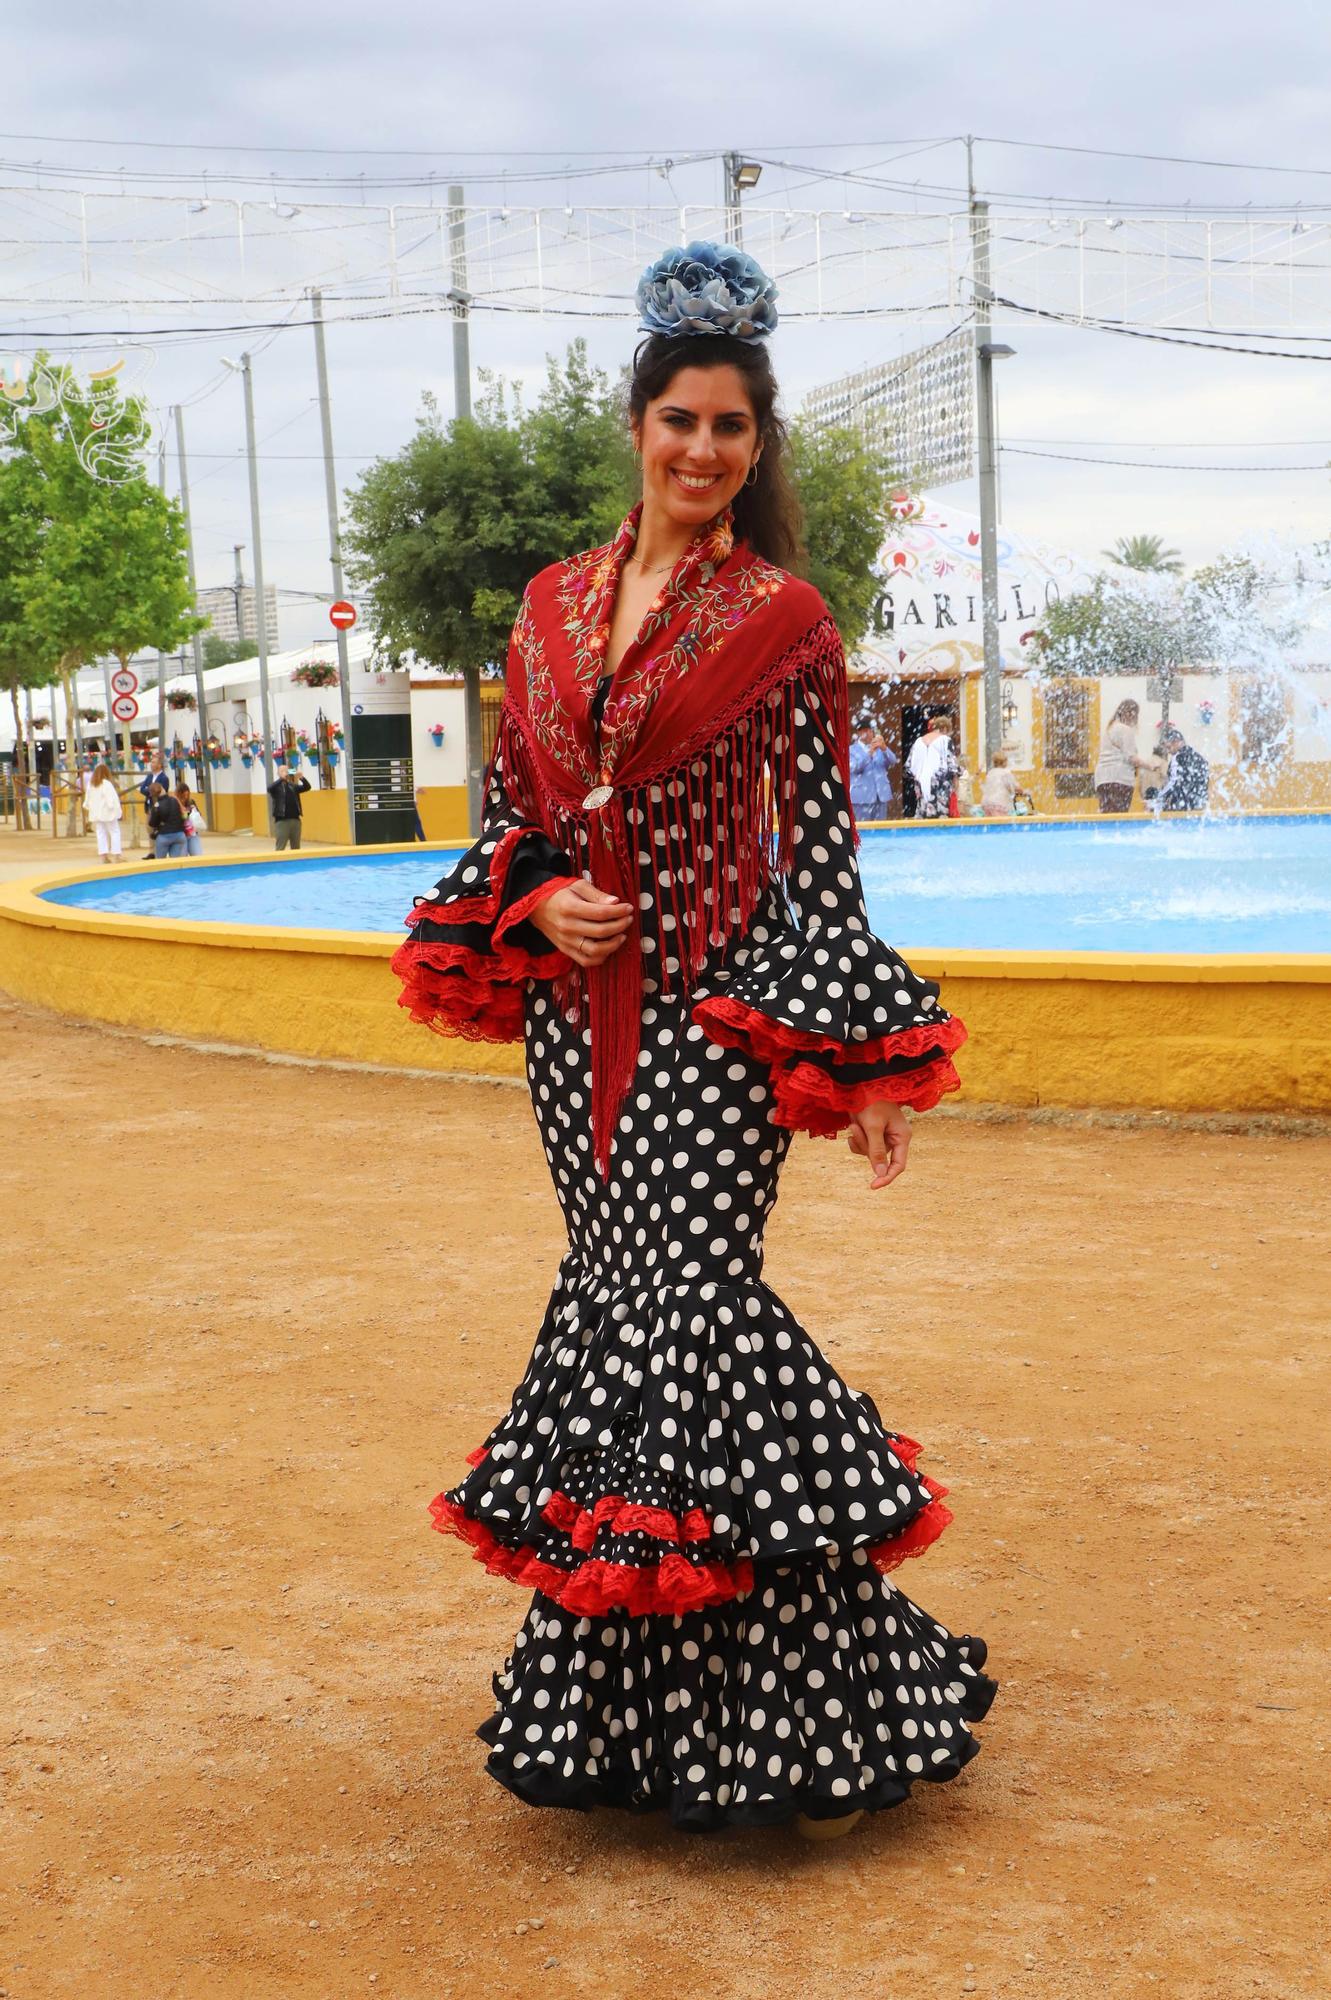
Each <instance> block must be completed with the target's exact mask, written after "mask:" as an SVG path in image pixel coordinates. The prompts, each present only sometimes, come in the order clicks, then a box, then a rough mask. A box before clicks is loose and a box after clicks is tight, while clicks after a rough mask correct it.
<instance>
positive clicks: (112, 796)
mask: <svg viewBox="0 0 1331 2000" xmlns="http://www.w3.org/2000/svg"><path fill="white" fill-rule="evenodd" d="M83 806H84V810H85V812H86V813H87V815H88V822H89V824H90V825H91V827H92V829H93V832H94V833H95V834H96V835H97V852H98V853H99V854H100V855H101V857H102V860H103V861H104V862H105V863H106V864H107V866H108V867H110V866H111V864H112V863H113V862H116V861H119V860H121V859H122V856H121V851H120V844H121V841H120V822H121V821H122V820H123V818H124V817H125V808H124V807H123V806H122V805H121V803H120V794H119V792H118V791H117V790H116V781H115V779H114V778H113V777H112V776H111V771H110V767H109V766H108V765H106V764H99V765H98V766H97V768H96V770H95V771H94V772H93V774H92V779H91V782H90V783H89V786H88V790H87V792H86V794H85V796H84V800H83Z"/></svg>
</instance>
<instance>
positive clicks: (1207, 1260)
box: [0, 1003, 1331, 2000]
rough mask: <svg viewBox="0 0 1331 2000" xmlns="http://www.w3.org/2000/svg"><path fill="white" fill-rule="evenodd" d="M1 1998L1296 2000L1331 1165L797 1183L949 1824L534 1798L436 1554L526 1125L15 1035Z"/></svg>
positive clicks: (967, 1133)
mask: <svg viewBox="0 0 1331 2000" xmlns="http://www.w3.org/2000/svg"><path fill="white" fill-rule="evenodd" d="M0 1091H2V1092H3V1101H4V1104H5V1108H6V1120H5V1131H6V1144H5V1147H4V1154H3V1161H2V1162H0V1183H2V1184H0V1207H2V1208H3V1213H4V1216H5V1219H6V1230H5V1234H6V1243H5V1250H4V1261H3V1273H4V1277H3V1323H4V1357H5V1358H4V1379H3V1385H2V1387H3V1422H4V1430H5V1434H6V1435H5V1453H4V1461H3V1473H2V1476H3V1482H4V1491H3V1509H2V1511H0V1538H2V1547H0V1557H2V1562H3V1567H2V1568H0V1589H3V1603H4V1608H5V1617H4V1623H3V1660H2V1662H0V1665H2V1670H3V1684H4V1688H5V1698H4V1701H3V1705H2V1707H0V1713H2V1714H3V1718H4V1722H3V1745H4V1747H3V1760H2V1769H3V1797H4V1814H3V1824H2V1825H0V1899H2V1900H0V1914H2V1917H3V1924H4V1932H3V1942H2V1943H0V1994H3V1995H5V1996H7V2000H38V1996H47V1995H62V1996H63V1995H75V1994H77V1995H79V1996H81V2000H176V1996H181V2000H232V1996H235V2000H279V1996H280V2000H358V1996H365V1995H378V1996H379V2000H387V1996H392V2000H454V1997H455V1996H457V2000H460V1996H462V1995H466V1996H467V2000H490V1996H503V2000H510V1997H511V1996H513V1997H515V2000H527V1996H529V1995H530V1996H546V1995H549V1996H556V1995H557V1996H561V2000H562V1996H583V1995H586V1996H595V2000H620V1996H629V1995H633V1996H634V2000H666V1996H669V2000H693V1996H696V1995H707V1996H709V2000H710V1997H711V1996H715V2000H730V1996H734V2000H788V1996H793V1997H794V2000H804V1996H822V1995H824V1994H831V1995H836V1996H838V2000H861V1996H862V1997H863V2000H869V1996H873V2000H878V1996H882V1995H893V1994H903V1995H905V1994H911V1995H917V1996H920V2000H935V1996H950V1995H953V1994H956V1995H964V1994H971V1993H973V1994H976V1995H977V1996H979V2000H1009V1996H1023V2000H1025V1996H1031V2000H1084V1997H1085V1996H1096V2000H1105V1996H1110V2000H1138V1996H1146V1995H1161V1996H1168V2000H1238V1996H1247V1995H1250V1994H1261V1995H1266V1996H1272V1997H1273V2000H1320V1996H1323V1995H1325V1994H1327V1993H1328V1992H1331V1975H1328V1972H1327V1966H1328V1963H1331V1957H1329V1955H1328V1946H1329V1944H1331V1940H1328V1936H1327V1933H1326V1928H1325V1911H1324V1909H1323V1908H1321V1907H1319V1892H1320V1891H1321V1890H1322V1889H1324V1888H1325V1886H1326V1870H1327V1861H1326V1856H1327V1831H1326V1829H1327V1824H1328V1807H1329V1805H1331V1799H1329V1798H1328V1790H1329V1789H1331V1759H1328V1755H1327V1750H1328V1745H1329V1744H1331V1721H1328V1717H1327V1713H1326V1701H1327V1689H1328V1672H1327V1667H1328V1646H1327V1612H1328V1590H1329V1589H1331V1583H1329V1581H1328V1574H1327V1559H1326V1550H1327V1546H1328V1538H1327V1525H1328V1523H1327V1491H1328V1481H1327V1451H1326V1447H1327V1408H1328V1397H1327V1387H1328V1363H1329V1360H1331V1353H1329V1349H1331V1342H1329V1340H1328V1325H1327V1313H1328V1309H1327V1282H1326V1266H1325V1262H1324V1241H1323V1240H1322V1237H1323V1232H1324V1229H1325V1223H1326V1218H1327V1188H1328V1185H1331V1138H1328V1137H1302V1138H1288V1137H1282V1138H1272V1137H1268V1136H1260V1135H1259V1136H1246V1137H1243V1136H1239V1137H1222V1136H1218V1135H1212V1134H1196V1133H1180V1132H1170V1131H1160V1130H1152V1131H1143V1132H1118V1131H1105V1130H1096V1129H1087V1128H1085V1127H1074V1128H1071V1129H1057V1128H1055V1129H1050V1128H1044V1127H1036V1126H1032V1125H1029V1124H1023V1123H1021V1122H1017V1123H1013V1124H1007V1125H998V1126H992V1125H984V1124H979V1123H973V1122H969V1121H964V1120H960V1119H955V1118H953V1119H944V1118H935V1119H933V1120H926V1121H924V1122H923V1124H922V1126H921V1128H920V1131H919V1136H918V1140H917V1144H916V1147H915V1158H914V1161H913V1165H912V1169H911V1172H910V1173H909V1174H908V1176H907V1177H906V1179H905V1181H904V1182H903V1183H902V1184H901V1185H900V1187H898V1188H896V1189H894V1190H892V1191H891V1192H890V1193H888V1194H886V1195H877V1196H873V1197H870V1196H869V1194H868V1193H867V1191H866V1190H865V1189H864V1187H863V1179H864V1174H863V1169H862V1168H861V1167H860V1166H859V1165H858V1164H857V1163H854V1162H852V1161H851V1160H850V1159H849V1158H848V1157H847V1155H846V1154H845V1152H844V1150H843V1149H842V1148H841V1147H840V1146H839V1145H838V1146H831V1145H828V1144H826V1143H823V1142H817V1141H808V1140H805V1141H801V1142H798V1143H797V1146H796V1149H795V1152H794V1154H793V1157H792V1161H791V1164H790V1167H789V1169H788V1173H787V1178H786V1182H785V1187H784V1191H783V1196H782V1201H781V1204H780V1207H779V1209H778V1212H777V1216H776V1219H775V1221H774V1224H773V1227H772V1229H771V1232H770V1235H769V1252H768V1270H767V1275H768V1279H769V1281H770V1282H771V1283H772V1284H773V1285H774V1286H775V1288H776V1289H777V1290H778V1291H779V1292H780V1293H782V1294H783V1295H784V1296H785V1297H786V1298H787V1299H788V1300H789V1302H790V1303H791V1305H792V1306H793V1307H794V1309H795V1310H796V1311H797V1312H798V1313H799V1314H800V1315H801V1317H802V1318H804V1319H805V1321H806V1323H807V1324H808V1325H809V1326H810V1328H811V1329H812V1330H813V1331H814V1333H815V1334H816V1336H817V1337H818V1338H819V1340H820V1341H821V1342H822V1343H823V1344H824V1345H825V1346H826V1348H827V1349H828V1350H829V1351H830V1353H831V1354H832V1356H833V1357H834V1358H835V1361H836V1363H837V1365H838V1366H839V1368H840V1369H841V1370H842V1372H843V1373H844V1374H845V1375H846V1376H848V1377H849V1379H850V1380H851V1381H852V1382H853V1383H854V1384H856V1385H857V1386H862V1387H865V1388H867V1389H869V1390H870V1391H871V1393H872V1394H873V1395H874V1397H875V1398H876V1400H877V1401H878V1403H879V1405H880V1407H881V1408H882V1410H883V1412H884V1414H885V1416H886V1418H887V1420H888V1421H889V1422H891V1423H895V1424H897V1425H899V1426H900V1427H901V1428H903V1429H907V1430H909V1431H910V1432H912V1433H913V1434H914V1435H916V1436H918V1437H920V1438H922V1439H924V1440H925V1441H926V1447H927V1450H928V1454H929V1455H928V1458H927V1460H926V1463H927V1464H928V1466H929V1469H930V1470H931V1471H932V1472H934V1473H935V1474H937V1475H938V1476H940V1477H942V1478H943V1479H944V1480H945V1481H946V1482H947V1483H948V1484H949V1485H950V1486H951V1488H952V1495H953V1499H952V1505H953V1506H954V1508H955V1512H956V1522H955V1525H954V1526H953V1527H952V1528H951V1529H950V1531H949V1532H948V1534H947V1535H946V1536H945V1537H944V1538H943V1540H942V1542H940V1543H939V1544H938V1545H937V1546H936V1547H935V1548H934V1549H933V1550H932V1551H930V1553H929V1554H928V1555H927V1556H926V1558H925V1559H924V1560H923V1561H922V1562H918V1563H913V1564H911V1565H910V1566H909V1568H908V1569H906V1570H903V1571H902V1572H899V1573H898V1581H900V1582H901V1584H902V1585H903V1587H904V1588H906V1589H907V1590H908V1591H909V1592H910V1593H911V1594H912V1595H914V1596H916V1597H917V1598H918V1599H919V1600H920V1601H922V1602H923V1603H924V1604H925V1605H926V1606H927V1608H928V1609H930V1610H931V1611H933V1612H935V1613H936V1614H937V1615H938V1616H940V1617H942V1618H943V1619H944V1620H946V1622H947V1623H948V1624H950V1625H951V1626H952V1627H953V1628H954V1629H959V1630H970V1631H977V1632H981V1633H983V1634H984V1635H985V1636H986V1637H987V1639H988V1640H989V1642H990V1646H991V1659H992V1665H993V1670H994V1672H995V1673H996V1674H997V1675H998V1676H999V1677H1000V1679H1001V1681H1002V1690H1001V1694H1000V1697H999V1700H998V1702H997V1704H996V1706H995V1708H994V1710H993V1711H992V1713H991V1715H990V1717H989V1719H988V1721H987V1722H986V1723H985V1724H984V1725H983V1729H982V1734H983V1739H984V1743H985V1750H984V1754H983V1755H982V1756H981V1757H980V1758H978V1759H977V1760H976V1762H975V1763H973V1764H972V1765H971V1766H970V1768H969V1769H968V1770H967V1771H966V1773H965V1774H964V1775H963V1777H962V1778H961V1779H960V1780H959V1781H958V1782H957V1783H955V1784H954V1785H951V1786H948V1787H943V1788H939V1789H938V1790H937V1791H928V1790H926V1791H924V1793H923V1794H920V1793H917V1795H916V1798H915V1799H914V1801H913V1802H912V1803H910V1804H909V1805H907V1806H905V1807H903V1808H901V1809H900V1810H899V1811H896V1812H893V1813H890V1814H887V1815H885V1816H883V1817H881V1818H880V1819H878V1820H877V1821H874V1822H871V1823H868V1824H867V1825H866V1826H864V1827H862V1828H861V1829H860V1831H859V1832H858V1833H856V1834H855V1835H853V1836H852V1837H851V1838H849V1839H848V1840H845V1841H843V1842H839V1843H836V1844H834V1845H832V1846H830V1847H820V1848H819V1847H810V1846H808V1845H807V1844H805V1843H803V1842H801V1841H800V1840H799V1838H798V1837H797V1836H796V1835H795V1834H794V1833H793V1832H789V1831H769V1832H765V1833H760V1834H756V1835H755V1834H751V1833H739V1832H736V1833H729V1832H727V1833H724V1834H721V1835H719V1836H710V1837H708V1836H704V1837H694V1838H686V1837H682V1836H679V1835H677V1834H674V1833H672V1832H671V1831H670V1830H669V1829H668V1827H666V1826H665V1825H664V1824H662V1823H661V1822H660V1820H659V1819H649V1820H634V1821H627V1820H625V1819H623V1818H620V1817H616V1816H613V1815H609V1814H606V1815H601V1814H598V1815H595V1816H592V1817H583V1816H581V1815H575V1814H539V1813H537V1812H535V1811H533V1810H531V1809H529V1808H527V1807H524V1806H522V1805H520V1804H519V1803H518V1802H517V1801H516V1800H514V1799H513V1798H511V1797H510V1796H509V1795H508V1794H507V1793H505V1792H503V1791H501V1790H500V1789H499V1788H498V1787H497V1786H495V1785H494V1784H493V1783H492V1782H491V1780H489V1779H488V1778H487V1777H485V1776H484V1774H483V1771H482V1756H483V1752H482V1750H481V1746H480V1745H479V1744H478V1743H477V1742H476V1741H475V1740H474V1738H473V1736H472V1734H471V1731H472V1728H473V1727H474V1725H475V1724H476V1723H477V1722H478V1721H479V1720H480V1719H481V1718H482V1717H483V1716H484V1715H485V1714H486V1713H487V1712H488V1707H489V1703H488V1676H489V1673H490V1670H491V1668H492V1667H493V1666H494V1665H495V1664H496V1663H497V1662H498V1660H499V1659H500V1658H501V1656H502V1654H503V1653H504V1651H505V1649H506V1646H507V1643H508V1641H509V1639H510V1637H511V1635H512V1633H513V1631H514V1630H515V1628H516V1626H517V1625H518V1624H519V1622H520V1621H521V1617H522V1614H523V1610H524V1600H523V1599H522V1598H521V1597H520V1596H519V1594H518V1593H517V1592H516V1591H515V1590H514V1589H513V1587H512V1586H510V1585H508V1584H505V1583H501V1582H499V1581H497V1580H494V1579H492V1578H489V1577H487V1576H486V1575H485V1573H484V1571H483V1570H482V1569H481V1568H480V1566H479V1565H478V1564H476V1563H474V1562H473V1561H472V1560H471V1559H470V1558H469V1556H468V1555H467V1553H466V1551H465V1550H464V1549H463V1548H462V1547H461V1545H460V1544H458V1543H455V1542H452V1541H449V1540H445V1539H443V1538H442V1537H440V1536H439V1535H437V1534H435V1533H433V1532H432V1531H431V1529H430V1527H429V1524H428V1520H427V1516H426V1503H427V1502H428V1500H429V1499H430V1497H431V1495H432V1494H433V1493H434V1492H435V1491H436V1490H437V1489H438V1488H439V1487H440V1486H441V1485H444V1484H445V1483H449V1482H451V1481H452V1480H453V1479H454V1478H456V1477H457V1476H458V1474H459V1471H460V1468H461V1465H462V1459H463V1454H464V1452H466V1451H467V1450H468V1449H469V1448H470V1447H471V1446H472V1445H473V1444H475V1443H476V1442H477V1441H478V1440H479V1439H480V1438H481V1437H482V1436H483V1435H484V1433H485V1431H486V1430H487V1428H488V1427H489V1425H490V1423H491V1422H492V1421H493V1420H494V1418H495V1417H496V1415H497V1414H498V1413H499V1412H500V1410H501V1408H502V1407H503V1406H504V1405H505V1404H506V1402H507V1397H508V1393H509V1390H510V1388H511V1386H512V1384H513V1382H514V1381H515V1380H516V1378H517V1376H518V1374H519V1373H520V1371H521V1368H522V1366H523V1364H524V1362H525V1359H526V1356H527V1352H528V1349H529V1346H530V1344H531V1340H532V1337H533V1335H534V1332H535V1329H536V1326H537V1324H538V1321H539V1318H540V1314H541V1311H542V1307H543V1305H544V1301H545V1296H546V1293H547V1290H548V1287H549V1282H550V1279H551V1275H552V1272H553V1269H554V1265H555V1262H556V1259H557V1256H558V1254H559V1251H560V1248H561V1244H562V1235H561V1228H560V1222H559V1216H558V1212H557V1209H556V1206H555V1202H554V1199H553V1196H552V1193H551V1190H550V1187H549V1183H548V1180H547V1176H546V1171H545V1165H544V1161H543V1158H542V1157H541V1155H540V1152H539V1149H538V1147H537V1144H536V1139H535V1134H534V1130H533V1127H532V1124H531V1118H530V1112H529V1109H528V1106H527V1103H526V1100H525V1098H524V1097H523V1095H522V1094H521V1093H520V1092H519V1091H517V1090H513V1089H506V1088H503V1087H496V1086H486V1085H483V1084H457V1083H451V1082H448V1081H445V1080H440V1079H438V1078H431V1079H422V1078H415V1077H411V1076H404V1075H365V1074H347V1073H340V1072H337V1071H334V1070H329V1069H317V1068H297V1067H289V1066H274V1065H272V1064H270V1063H265V1062H263V1061H261V1060H258V1059H251V1058H241V1059H237V1058H234V1057H232V1058H228V1057H225V1056H221V1055H210V1054H206V1053H199V1052H196V1051H192V1050H187V1049H182V1048H178V1047H161V1046H151V1045H148V1044H145V1043H140V1042H137V1041H134V1040H132V1039H126V1038H123V1037H117V1036H115V1035H112V1034H110V1033H108V1032H105V1031H101V1030H95V1029H87V1028H79V1027H73V1026H67V1025H62V1024H58V1023H55V1022H53V1021H51V1020H49V1019H46V1018H44V1017H42V1016H39V1015H37V1014H34V1013H30V1012H27V1011H25V1010H22V1009H19V1008H15V1007H13V1006H6V1005H4V1004H3V1003H0Z"/></svg>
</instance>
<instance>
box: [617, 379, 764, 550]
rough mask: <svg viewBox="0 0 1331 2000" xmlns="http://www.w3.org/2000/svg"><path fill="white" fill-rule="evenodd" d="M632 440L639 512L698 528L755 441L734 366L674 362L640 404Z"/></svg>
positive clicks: (743, 468) (740, 474)
mask: <svg viewBox="0 0 1331 2000" xmlns="http://www.w3.org/2000/svg"><path fill="white" fill-rule="evenodd" d="M633 442H634V444H635V446H636V447H637V449H638V450H639V451H640V452H641V453H642V498H643V512H644V516H650V515H651V514H654V513H655V514H659V515H660V516H662V517H664V518H665V519H667V520H669V521H671V522H673V523H675V524H676V525H677V526H678V527H681V528H688V529H690V530H693V529H696V528H701V527H703V526H705V525H706V523H707V522H708V521H711V520H713V519H714V518H715V517H716V515H718V514H719V513H720V512H721V510H722V509H723V508H724V507H728V506H729V505H730V502H731V501H732V500H733V499H734V497H735V495H736V494H737V493H738V492H739V489H740V487H741V486H742V485H743V484H744V481H745V480H746V479H747V477H748V473H749V467H750V466H751V465H752V463H753V462H754V459H755V457H756V456H757V454H758V452H759V450H760V446H759V443H758V426H757V423H756V421H755V419H754V414H753V408H752V405H751V404H750V402H749V398H748V393H747V391H746V390H745V387H744V380H743V377H742V376H741V374H740V372H739V370H738V369H737V368H731V367H723V368H681V369H679V370H678V372H677V373H676V374H675V375H674V376H673V377H672V378H671V380H670V382H669V384H668V386H667V387H666V389H665V391H664V393H663V394H662V395H660V396H658V397H656V398H655V400H654V401H652V402H650V403H648V405H647V408H646V410H645V411H644V413H643V418H642V423H641V425H640V426H639V427H638V428H637V429H635V431H634V434H633Z"/></svg>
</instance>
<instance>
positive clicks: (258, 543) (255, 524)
mask: <svg viewBox="0 0 1331 2000" xmlns="http://www.w3.org/2000/svg"><path fill="white" fill-rule="evenodd" d="M225 366H226V367H228V368H232V369H234V368H235V367H236V366H237V364H236V363H235V362H234V361H228V362H226V363H225ZM239 370H240V376H241V380H242V382H243V384H244V388H245V450H246V454H247V456H248V458H249V464H250V537H251V547H252V549H253V552H254V629H255V635H256V637H257V639H258V642H259V706H260V709H261V710H262V713H263V777H264V787H265V794H266V796H267V797H268V800H269V824H270V825H271V823H272V794H271V793H270V792H268V791H267V788H268V786H270V785H271V784H272V783H273V717H272V709H271V706H270V704H269V700H268V607H267V605H266V604H265V602H264V595H263V541H262V538H261V536H260V533H259V453H258V448H257V446H256V444H255V439H254V373H253V369H252V368H251V365H250V357H249V355H248V354H242V355H241V357H240V362H239Z"/></svg>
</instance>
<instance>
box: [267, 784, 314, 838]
mask: <svg viewBox="0 0 1331 2000" xmlns="http://www.w3.org/2000/svg"><path fill="white" fill-rule="evenodd" d="M309 789H310V781H309V779H308V778H304V777H302V776H301V774H300V772H299V771H284V772H283V773H282V775H281V776H280V777H278V778H274V779H273V782H272V784H271V785H270V786H269V787H268V796H269V798H270V799H271V800H272V802H273V833H274V836H275V837H276V840H277V847H278V852H279V853H280V852H281V850H282V849H283V848H284V847H292V848H296V847H299V846H300V823H301V806H300V795H301V793H302V792H308V791H309Z"/></svg>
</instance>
